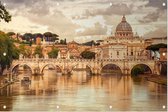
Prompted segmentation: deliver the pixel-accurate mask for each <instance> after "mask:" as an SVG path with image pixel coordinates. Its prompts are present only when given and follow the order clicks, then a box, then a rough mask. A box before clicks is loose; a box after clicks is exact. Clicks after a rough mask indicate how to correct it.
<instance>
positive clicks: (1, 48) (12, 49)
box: [0, 34, 19, 72]
mask: <svg viewBox="0 0 168 112" xmlns="http://www.w3.org/2000/svg"><path fill="white" fill-rule="evenodd" d="M0 43H1V44H0V65H1V68H2V70H3V69H4V68H5V67H6V66H8V67H9V65H10V64H11V62H12V60H13V59H18V58H19V50H18V49H17V48H16V46H15V45H14V44H13V41H12V40H11V39H10V38H9V37H8V36H7V35H6V34H0ZM4 54H5V55H4ZM1 72H2V71H1Z"/></svg>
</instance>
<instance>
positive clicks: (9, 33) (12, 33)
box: [7, 32, 15, 36]
mask: <svg viewBox="0 0 168 112" xmlns="http://www.w3.org/2000/svg"><path fill="white" fill-rule="evenodd" d="M7 35H8V36H13V35H15V33H14V32H8V33H7Z"/></svg>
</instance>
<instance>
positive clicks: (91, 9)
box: [0, 0, 167, 41]
mask: <svg viewBox="0 0 168 112" xmlns="http://www.w3.org/2000/svg"><path fill="white" fill-rule="evenodd" d="M1 1H2V3H5V5H6V8H7V9H8V10H9V12H10V14H11V15H12V21H11V22H9V23H5V22H3V21H1V22H0V30H3V31H5V32H9V31H14V32H19V33H21V34H23V33H26V32H31V33H36V32H39V33H44V32H46V31H50V32H54V33H56V34H58V35H59V36H60V38H65V37H66V38H67V39H68V40H73V39H74V40H77V41H81V39H82V37H81V38H80V36H83V37H85V39H86V40H87V39H88V40H89V39H93V37H92V36H95V35H96V36H97V35H110V34H111V32H112V35H113V34H114V33H115V28H116V26H117V24H118V23H119V22H120V21H121V18H122V16H123V14H125V16H126V19H127V21H128V22H129V23H130V24H131V26H132V28H133V32H134V33H136V32H137V33H138V35H140V36H143V37H144V38H149V37H162V36H166V34H167V30H166V29H167V0H1ZM95 38H96V37H95ZM97 38H98V36H97Z"/></svg>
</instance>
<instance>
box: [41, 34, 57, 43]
mask: <svg viewBox="0 0 168 112" xmlns="http://www.w3.org/2000/svg"><path fill="white" fill-rule="evenodd" d="M43 35H44V37H45V38H46V40H47V41H51V42H55V41H56V40H59V38H57V37H59V36H58V35H57V34H54V33H51V32H45V33H44V34H43Z"/></svg>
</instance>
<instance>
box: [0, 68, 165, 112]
mask: <svg viewBox="0 0 168 112" xmlns="http://www.w3.org/2000/svg"><path fill="white" fill-rule="evenodd" d="M164 106H165V109H164V108H163V107H164ZM166 106H167V87H166V86H163V85H159V84H156V83H153V82H148V81H145V80H141V81H140V82H135V81H133V80H132V79H131V77H130V76H119V75H111V76H106V75H102V76H92V77H90V76H88V75H86V72H84V71H83V72H79V71H78V72H74V73H73V75H71V76H61V75H58V74H55V73H54V72H53V71H45V73H44V75H43V76H38V77H37V76H32V77H31V84H28V83H24V84H21V83H19V82H18V83H15V84H13V85H11V86H8V87H7V88H5V89H4V90H1V91H0V110H1V111H5V110H10V111H31V110H33V111H37V110H38V111H57V110H58V111H68V112H69V111H76V112H81V111H103V112H104V111H114V110H115V111H122V110H127V111H130V110H132V111H134V110H136V111H142V110H143V111H152V110H157V111H166V110H167V107H166Z"/></svg>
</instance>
